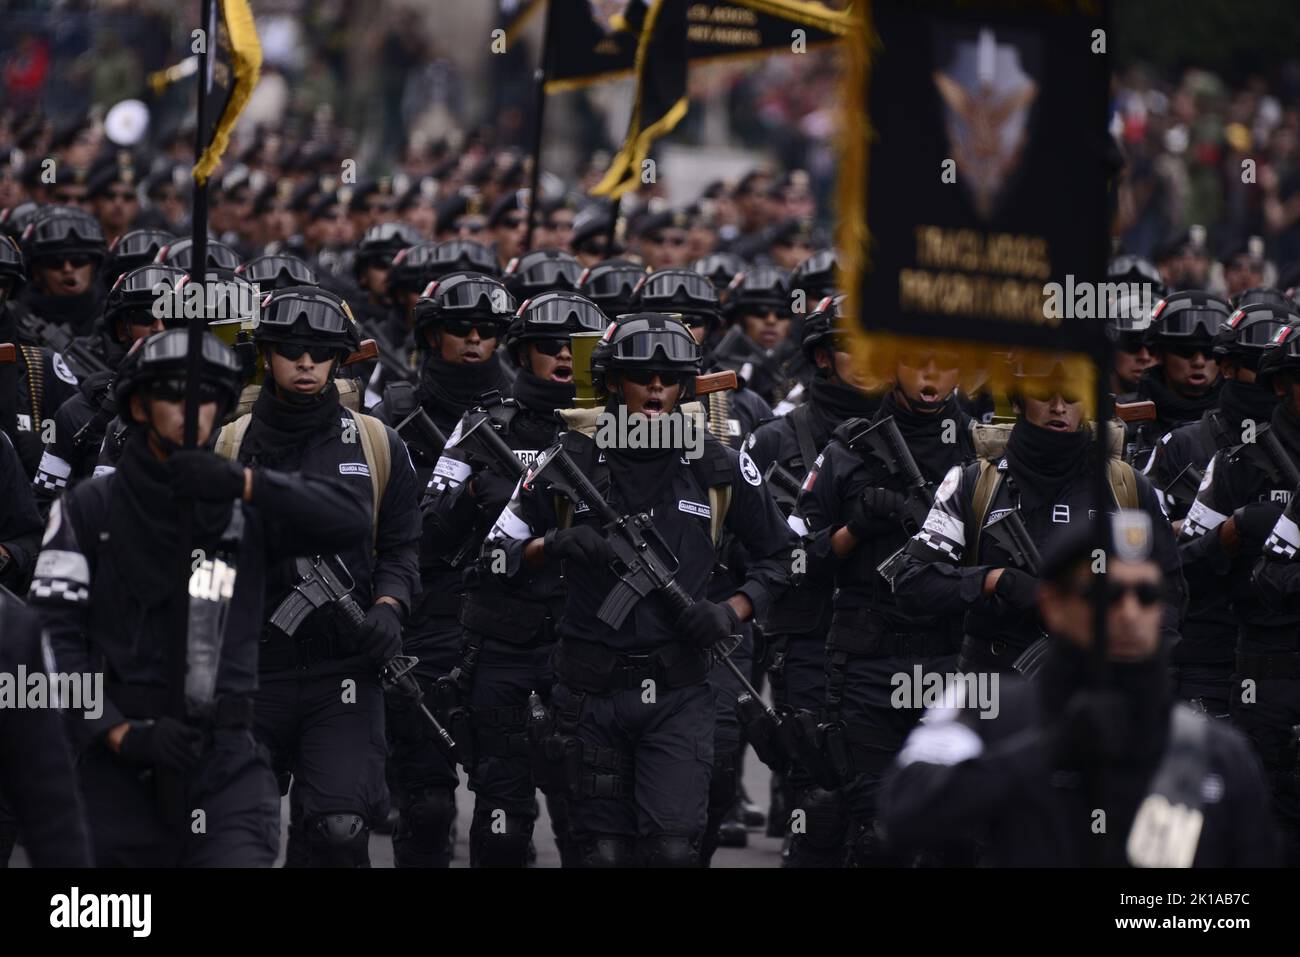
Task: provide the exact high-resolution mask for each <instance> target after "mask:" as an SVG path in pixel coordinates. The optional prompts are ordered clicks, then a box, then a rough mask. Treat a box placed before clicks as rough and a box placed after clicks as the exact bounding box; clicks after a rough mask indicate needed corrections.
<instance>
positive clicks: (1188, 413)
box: [1138, 366, 1223, 428]
mask: <svg viewBox="0 0 1300 957" xmlns="http://www.w3.org/2000/svg"><path fill="white" fill-rule="evenodd" d="M1222 383H1223V380H1222V379H1219V380H1218V381H1216V382H1215V383H1214V385H1213V386H1212V387H1211V388H1210V389H1209V391H1207V392H1206V393H1205V394H1204V395H1201V396H1196V397H1195V398H1189V397H1187V396H1185V395H1180V394H1179V393H1177V392H1175V391H1174V390H1173V389H1171V388H1170V387H1169V384H1168V383H1167V382H1166V381H1165V371H1164V369H1162V368H1160V366H1155V367H1154V368H1151V369H1148V370H1147V371H1146V372H1144V373H1142V378H1141V379H1139V380H1138V398H1139V399H1150V400H1151V401H1152V402H1154V403H1155V404H1156V416H1157V417H1158V418H1159V420H1160V421H1161V422H1163V423H1165V424H1167V425H1169V426H1170V427H1171V428H1172V427H1173V426H1175V425H1183V424H1185V423H1187V422H1195V421H1196V420H1197V419H1199V418H1200V417H1201V416H1202V415H1204V414H1205V413H1206V412H1208V411H1209V410H1210V409H1213V408H1214V407H1215V406H1217V405H1218V404H1219V389H1220V387H1221V386H1222Z"/></svg>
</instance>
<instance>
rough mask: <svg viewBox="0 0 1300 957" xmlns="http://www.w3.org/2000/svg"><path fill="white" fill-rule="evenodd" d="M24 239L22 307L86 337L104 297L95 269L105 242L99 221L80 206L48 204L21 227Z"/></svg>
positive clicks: (104, 249) (106, 248)
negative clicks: (25, 275)
mask: <svg viewBox="0 0 1300 957" xmlns="http://www.w3.org/2000/svg"><path fill="white" fill-rule="evenodd" d="M22 243H23V258H24V259H25V260H26V261H27V270H28V274H29V276H30V278H31V282H30V283H29V284H28V286H27V288H26V289H25V290H24V291H23V294H22V303H23V305H25V306H26V307H27V308H28V309H30V310H31V311H32V312H34V313H36V315H38V316H39V317H40V318H42V319H44V320H45V321H46V322H52V323H54V324H55V325H56V326H61V327H62V328H63V329H65V330H66V331H67V332H69V333H71V334H72V335H74V336H84V335H86V334H87V333H88V332H90V330H91V326H92V325H93V324H94V321H95V317H96V316H98V315H99V311H100V307H101V306H102V305H103V301H104V292H103V289H102V288H101V286H100V284H99V282H98V281H97V276H96V273H97V271H98V269H99V267H100V264H101V263H103V261H104V257H105V256H106V255H107V254H108V246H107V244H105V242H104V234H103V233H102V232H101V231H100V228H99V223H97V222H96V221H95V218H94V217H93V216H91V215H90V214H89V213H85V212H82V211H81V210H78V209H68V208H67V207H63V206H52V207H48V208H46V209H43V210H41V212H40V213H38V214H37V216H36V218H35V219H34V220H32V222H31V224H30V225H29V226H28V227H27V228H26V229H25V230H24V231H23V239H22Z"/></svg>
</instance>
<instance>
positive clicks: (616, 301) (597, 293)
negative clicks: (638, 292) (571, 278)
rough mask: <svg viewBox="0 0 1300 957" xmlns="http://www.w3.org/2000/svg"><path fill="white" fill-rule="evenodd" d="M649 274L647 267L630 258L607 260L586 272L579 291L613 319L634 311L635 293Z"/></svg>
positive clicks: (589, 267)
mask: <svg viewBox="0 0 1300 957" xmlns="http://www.w3.org/2000/svg"><path fill="white" fill-rule="evenodd" d="M645 274H646V268H645V266H643V265H641V264H640V263H634V262H632V260H630V259H607V260H606V261H605V262H603V263H597V264H596V265H594V266H588V267H587V268H586V269H584V270H583V271H582V275H581V276H579V277H578V292H580V293H582V295H584V296H586V297H587V298H588V299H590V300H591V301H592V302H594V303H595V304H596V305H598V306H600V308H601V311H602V312H604V313H605V315H606V316H608V317H610V318H613V317H614V316H617V315H619V314H621V313H624V312H631V311H632V291H633V290H634V289H636V285H637V283H639V282H640V281H641V277H643V276H644V275H645Z"/></svg>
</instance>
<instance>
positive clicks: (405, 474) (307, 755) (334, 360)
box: [216, 286, 420, 867]
mask: <svg viewBox="0 0 1300 957" xmlns="http://www.w3.org/2000/svg"><path fill="white" fill-rule="evenodd" d="M254 342H255V343H256V344H257V346H258V348H259V353H260V357H261V359H262V361H263V363H264V364H265V366H266V370H267V380H266V384H265V385H264V386H263V387H262V390H261V392H260V393H259V394H258V397H257V399H256V401H255V402H254V404H253V409H252V412H251V413H250V414H248V415H245V416H243V417H241V418H239V419H237V420H235V421H234V422H232V423H230V424H229V425H227V426H226V427H225V428H224V429H223V430H222V432H221V435H220V436H219V438H218V440H217V447H216V448H217V452H218V454H220V455H222V456H224V457H226V458H233V459H237V460H238V461H239V462H242V463H243V464H245V465H248V466H250V467H254V468H257V467H264V468H274V469H277V470H280V471H293V472H300V473H304V474H308V475H326V476H331V477H335V478H336V480H338V481H342V482H346V483H348V484H349V485H350V486H353V487H354V491H356V492H357V494H359V495H361V497H362V498H363V500H364V501H365V502H366V503H367V513H368V514H369V516H370V519H371V526H372V528H373V530H374V532H373V535H372V536H370V537H368V538H361V539H358V540H355V541H352V542H349V543H348V545H347V546H346V547H345V548H340V549H338V551H337V552H336V554H335V556H333V559H336V560H337V563H338V564H339V565H341V566H342V568H343V569H345V570H346V575H345V581H346V580H350V581H351V582H352V583H353V587H352V589H351V594H352V597H353V598H354V599H355V600H356V601H357V603H358V604H359V605H360V606H361V608H363V609H366V620H365V624H364V626H363V627H362V628H361V629H360V630H359V631H354V630H351V629H350V627H349V625H348V624H347V623H346V620H345V619H343V618H342V617H341V615H340V614H339V612H338V611H337V610H336V609H334V608H332V607H329V608H322V609H318V610H316V611H313V612H311V613H309V614H308V615H307V617H306V618H304V619H303V620H301V622H298V623H296V630H295V631H294V632H293V634H292V635H288V634H286V631H285V629H284V628H282V627H279V626H277V624H276V623H275V620H276V612H277V611H278V610H279V609H280V608H281V606H282V603H284V602H286V601H287V600H289V599H290V598H291V597H292V596H293V595H294V594H295V593H294V591H293V589H294V587H295V586H296V585H298V584H299V582H300V581H301V579H302V575H301V570H300V568H299V567H298V564H297V563H296V562H294V561H284V562H280V563H278V564H277V565H276V566H274V567H272V568H271V569H269V570H268V573H267V593H266V605H265V609H266V611H267V612H269V613H270V615H271V621H270V622H268V623H267V624H266V626H265V627H264V629H263V632H262V642H261V650H260V652H259V655H258V674H259V688H258V691H257V694H256V696H255V700H254V703H255V705H256V711H255V715H256V725H255V729H256V732H257V736H258V738H259V740H261V741H262V742H263V743H264V744H265V745H266V746H267V748H268V749H269V750H270V752H271V760H272V766H273V767H274V769H275V771H276V774H277V777H279V778H280V780H281V782H282V786H283V782H286V781H287V779H288V776H289V774H290V773H292V775H293V801H292V805H293V812H294V815H293V816H294V819H293V821H292V822H291V824H290V830H289V853H288V863H289V864H290V865H299V866H301V865H305V866H309V867H366V866H369V862H370V857H369V851H368V843H369V836H370V828H371V827H372V826H373V825H374V824H375V823H376V822H377V821H381V820H383V818H384V816H385V815H386V814H387V812H388V789H387V786H386V785H385V782H384V760H385V758H386V757H387V749H386V747H385V745H384V697H383V692H382V689H381V688H380V684H379V678H378V675H379V671H380V668H381V667H382V666H383V665H384V664H386V663H387V662H388V661H389V660H390V659H391V658H392V657H393V656H395V655H397V654H399V653H400V652H401V647H402V639H401V634H402V632H401V626H402V621H403V619H404V618H405V617H406V615H407V614H408V613H409V611H410V609H411V607H412V605H413V603H414V595H415V592H416V589H417V588H418V585H419V572H418V564H419V537H420V536H419V528H418V523H417V521H416V508H417V506H416V496H417V492H416V486H415V471H414V469H413V468H412V466H411V461H410V457H409V456H408V455H407V454H406V447H405V444H404V443H403V442H402V440H401V439H400V438H398V436H397V434H396V433H395V432H394V431H393V430H392V429H390V428H387V427H385V426H384V425H383V424H382V423H380V422H378V421H377V420H375V419H372V418H371V417H369V416H365V415H361V414H360V413H355V412H351V411H350V410H346V409H344V408H343V407H342V406H341V405H340V404H339V392H338V388H337V387H336V385H335V383H334V374H335V372H336V369H337V367H338V366H337V364H338V363H339V362H340V361H341V360H342V359H343V358H345V357H346V356H347V355H348V354H349V353H350V352H352V351H354V350H355V349H356V347H357V345H358V344H359V337H358V335H357V330H356V323H355V322H354V321H353V320H352V317H351V316H350V315H349V314H348V313H347V306H346V304H345V303H344V302H343V300H341V299H339V298H338V297H336V296H334V295H333V294H332V293H329V292H326V291H325V290H322V289H319V288H314V287H310V286H291V287H287V288H285V289H282V290H279V291H277V292H275V293H273V294H271V295H270V296H268V297H267V299H266V300H265V305H264V306H263V307H262V310H261V317H260V321H259V323H258V325H257V328H256V330H255V331H254ZM381 446H382V447H381ZM325 557H326V558H327V559H329V558H330V556H325Z"/></svg>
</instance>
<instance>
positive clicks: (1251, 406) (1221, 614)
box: [1146, 305, 1300, 717]
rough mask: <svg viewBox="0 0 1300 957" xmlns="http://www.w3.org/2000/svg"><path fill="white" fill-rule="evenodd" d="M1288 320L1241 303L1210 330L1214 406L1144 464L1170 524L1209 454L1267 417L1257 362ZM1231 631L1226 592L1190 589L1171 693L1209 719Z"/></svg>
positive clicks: (1219, 704)
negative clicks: (1218, 377)
mask: <svg viewBox="0 0 1300 957" xmlns="http://www.w3.org/2000/svg"><path fill="white" fill-rule="evenodd" d="M1296 321H1300V318H1298V317H1296V316H1295V315H1294V314H1293V313H1290V312H1287V311H1284V310H1281V309H1278V308H1277V307H1275V306H1270V305H1254V306H1247V307H1246V308H1245V309H1238V310H1236V311H1235V312H1233V314H1232V315H1231V316H1230V317H1229V318H1228V320H1227V321H1226V322H1225V323H1224V324H1223V326H1222V327H1221V328H1220V330H1219V332H1218V333H1217V334H1216V335H1215V338H1214V353H1215V355H1216V356H1217V357H1218V361H1219V368H1220V369H1221V370H1222V372H1223V377H1224V382H1223V388H1222V389H1221V390H1220V392H1219V407H1218V408H1217V409H1214V410H1211V411H1209V412H1206V413H1204V414H1203V415H1202V416H1201V418H1200V420H1199V421H1196V422H1190V423H1188V424H1187V425H1184V426H1180V427H1179V428H1177V429H1175V430H1174V431H1173V432H1170V433H1169V434H1168V435H1166V436H1165V437H1164V438H1162V439H1161V440H1160V442H1159V443H1158V444H1157V445H1156V449H1155V453H1154V454H1153V455H1152V456H1151V461H1150V465H1149V467H1148V468H1147V470H1146V473H1147V476H1148V477H1149V478H1150V479H1151V480H1152V482H1153V483H1154V484H1155V486H1156V488H1157V489H1158V490H1162V491H1164V495H1165V507H1166V510H1167V511H1168V513H1169V516H1170V518H1172V519H1174V520H1175V523H1176V524H1175V528H1177V527H1179V526H1181V524H1182V520H1183V519H1184V518H1185V517H1186V515H1187V511H1188V509H1189V508H1190V507H1191V505H1192V502H1194V501H1195V499H1196V493H1197V490H1198V489H1199V488H1200V484H1201V479H1202V478H1203V476H1204V472H1205V468H1206V466H1207V465H1208V463H1209V461H1210V458H1211V457H1212V456H1213V455H1214V453H1215V452H1217V451H1218V450H1219V449H1221V448H1230V447H1232V446H1235V445H1238V444H1240V443H1241V442H1242V441H1243V439H1244V438H1247V437H1249V436H1250V435H1253V433H1254V431H1255V430H1256V429H1257V428H1258V427H1259V426H1261V425H1264V424H1266V423H1268V422H1269V421H1270V420H1271V418H1272V415H1273V409H1274V407H1275V406H1276V405H1277V395H1276V394H1275V393H1274V392H1273V390H1272V388H1271V387H1266V386H1264V385H1263V384H1262V383H1260V382H1259V381H1258V380H1257V372H1258V369H1259V360H1260V357H1261V356H1262V355H1263V352H1264V349H1265V347H1266V346H1267V345H1268V343H1269V342H1271V341H1272V340H1273V338H1274V337H1275V336H1276V335H1277V333H1278V331H1279V330H1280V329H1281V328H1282V327H1283V326H1285V325H1287V324H1288V323H1292V322H1296ZM1236 636H1237V621H1236V619H1235V618H1234V617H1233V614H1232V602H1231V599H1230V597H1229V595H1228V594H1227V593H1225V591H1224V590H1222V589H1218V588H1205V589H1194V590H1193V591H1192V592H1191V594H1190V595H1189V601H1188V606H1187V615H1186V617H1185V619H1184V620H1183V627H1182V639H1183V640H1182V641H1180V642H1179V643H1178V644H1177V645H1175V646H1174V648H1173V650H1172V651H1171V653H1170V660H1171V661H1172V663H1173V667H1174V678H1175V682H1176V685H1175V694H1176V695H1177V696H1178V697H1180V698H1183V699H1184V700H1187V701H1192V702H1194V703H1199V706H1200V707H1202V708H1204V709H1205V710H1206V711H1207V712H1209V713H1210V714H1213V715H1215V716H1216V717H1227V715H1228V699H1229V694H1230V690H1229V685H1230V679H1231V675H1232V670H1233V649H1234V647H1235V645H1236Z"/></svg>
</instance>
